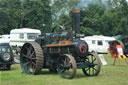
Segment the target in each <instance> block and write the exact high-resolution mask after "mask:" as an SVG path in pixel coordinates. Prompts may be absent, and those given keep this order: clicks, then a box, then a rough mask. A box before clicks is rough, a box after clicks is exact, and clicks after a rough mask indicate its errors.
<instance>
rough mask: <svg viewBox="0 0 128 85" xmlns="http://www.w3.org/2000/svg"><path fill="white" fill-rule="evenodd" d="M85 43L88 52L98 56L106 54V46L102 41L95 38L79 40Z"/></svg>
mask: <svg viewBox="0 0 128 85" xmlns="http://www.w3.org/2000/svg"><path fill="white" fill-rule="evenodd" d="M81 40H84V41H86V42H87V44H88V47H89V52H92V51H95V52H96V53H98V54H107V51H108V49H107V44H106V42H105V40H104V39H102V38H100V37H95V36H86V37H84V38H81Z"/></svg>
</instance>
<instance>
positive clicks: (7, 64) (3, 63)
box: [0, 39, 14, 70]
mask: <svg viewBox="0 0 128 85" xmlns="http://www.w3.org/2000/svg"><path fill="white" fill-rule="evenodd" d="M13 62H14V57H13V53H12V50H11V47H10V45H9V42H7V41H6V39H0V69H7V70H10V69H11V65H12V64H13Z"/></svg>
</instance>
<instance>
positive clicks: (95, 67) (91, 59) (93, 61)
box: [82, 52, 101, 76]
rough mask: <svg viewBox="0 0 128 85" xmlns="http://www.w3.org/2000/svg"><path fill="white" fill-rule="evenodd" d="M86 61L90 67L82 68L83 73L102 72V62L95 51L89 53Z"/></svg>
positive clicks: (92, 74)
mask: <svg viewBox="0 0 128 85" xmlns="http://www.w3.org/2000/svg"><path fill="white" fill-rule="evenodd" d="M85 62H86V63H88V67H86V68H82V71H83V73H84V74H85V75H86V76H97V75H98V74H99V72H100V68H101V62H100V59H99V57H98V56H96V54H95V53H94V52H93V53H89V54H88V55H87V56H86V59H85Z"/></svg>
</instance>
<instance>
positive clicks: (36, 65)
mask: <svg viewBox="0 0 128 85" xmlns="http://www.w3.org/2000/svg"><path fill="white" fill-rule="evenodd" d="M43 61H44V57H43V51H42V49H41V47H40V46H39V44H38V43H36V42H27V43H25V44H24V45H23V47H22V49H21V54H20V65H21V68H22V72H23V73H25V74H31V73H32V74H39V73H40V71H41V69H42V67H43Z"/></svg>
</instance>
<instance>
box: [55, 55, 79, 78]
mask: <svg viewBox="0 0 128 85" xmlns="http://www.w3.org/2000/svg"><path fill="white" fill-rule="evenodd" d="M57 68H58V73H59V75H60V76H61V77H62V78H66V79H72V78H73V77H74V76H75V74H76V68H77V67H76V61H75V59H74V57H73V56H71V55H69V54H64V55H62V56H60V58H59V59H58V64H57Z"/></svg>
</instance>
